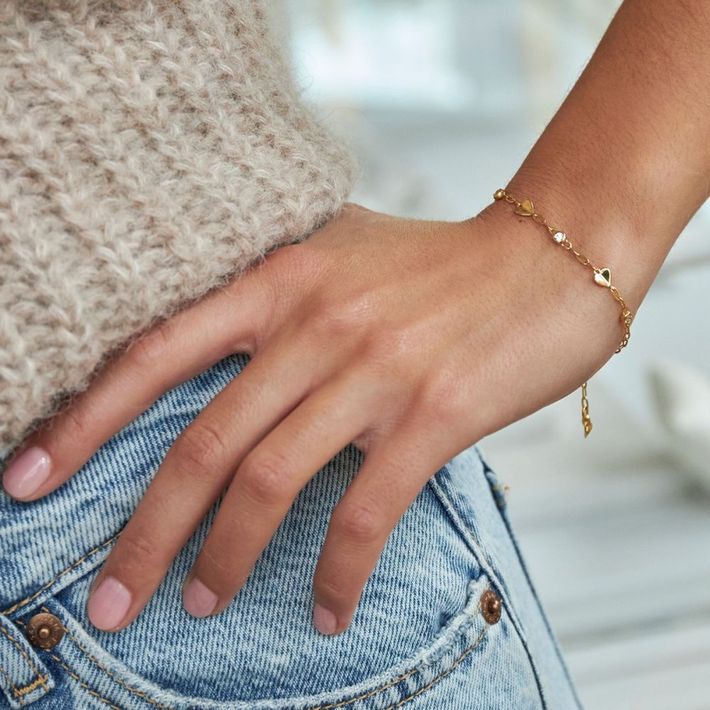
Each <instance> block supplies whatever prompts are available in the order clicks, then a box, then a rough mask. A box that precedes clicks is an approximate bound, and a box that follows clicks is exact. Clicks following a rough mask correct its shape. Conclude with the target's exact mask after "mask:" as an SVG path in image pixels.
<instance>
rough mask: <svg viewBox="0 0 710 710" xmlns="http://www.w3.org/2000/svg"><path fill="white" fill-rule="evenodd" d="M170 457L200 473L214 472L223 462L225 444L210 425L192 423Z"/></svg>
mask: <svg viewBox="0 0 710 710" xmlns="http://www.w3.org/2000/svg"><path fill="white" fill-rule="evenodd" d="M171 453H172V456H174V457H175V458H176V459H178V460H179V461H181V462H182V463H184V464H187V465H188V466H190V467H191V468H193V469H197V470H198V471H200V472H205V471H212V470H216V466H215V464H217V463H219V462H221V461H223V460H224V459H225V455H226V444H225V441H224V438H223V435H222V434H221V432H220V431H219V430H217V429H216V428H214V427H213V426H212V425H210V424H206V423H194V424H192V425H190V426H189V427H188V428H187V429H185V431H184V432H183V433H182V435H181V436H180V438H179V439H178V440H177V441H176V442H175V444H174V446H173V448H172V452H171Z"/></svg>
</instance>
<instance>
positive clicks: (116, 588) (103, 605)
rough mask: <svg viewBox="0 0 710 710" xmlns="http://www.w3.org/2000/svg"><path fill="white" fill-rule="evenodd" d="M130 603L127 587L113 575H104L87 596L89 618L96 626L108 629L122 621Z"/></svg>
mask: <svg viewBox="0 0 710 710" xmlns="http://www.w3.org/2000/svg"><path fill="white" fill-rule="evenodd" d="M130 605H131V593H130V591H129V590H128V588H127V587H126V586H125V585H124V584H122V583H121V582H119V581H118V580H117V579H116V578H115V577H106V579H104V580H102V581H101V583H100V584H99V586H98V587H97V588H96V591H95V592H94V593H93V594H92V595H91V597H90V598H89V604H88V606H87V611H88V612H89V620H90V621H91V623H92V624H93V625H94V626H96V627H97V628H99V629H103V630H104V631H110V630H111V629H114V628H116V626H118V625H119V624H120V623H121V621H123V618H124V617H125V616H126V613H127V612H128V607H129V606H130Z"/></svg>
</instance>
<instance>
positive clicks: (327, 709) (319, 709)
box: [42, 604, 490, 710]
mask: <svg viewBox="0 0 710 710" xmlns="http://www.w3.org/2000/svg"><path fill="white" fill-rule="evenodd" d="M42 609H43V610H44V611H46V612H47V613H50V614H51V613H52V612H51V610H50V609H48V608H47V607H45V606H43V607H42ZM480 610H481V607H480V604H479V605H478V607H477V608H476V610H475V612H474V613H475V614H477V613H479V612H480ZM62 628H63V629H64V631H65V633H66V634H67V636H68V637H69V638H70V639H71V640H72V641H73V642H74V643H75V644H76V646H77V647H78V648H79V650H80V651H81V652H82V653H83V654H84V655H85V656H86V657H87V658H89V659H90V660H91V661H92V662H93V663H95V664H96V665H97V666H98V668H99V669H100V670H102V671H104V672H105V673H106V674H107V675H108V676H110V677H111V678H112V679H113V680H114V681H115V682H116V683H118V684H119V685H121V686H123V687H124V688H125V689H126V690H128V691H129V692H130V693H133V694H134V695H137V696H138V697H140V698H141V699H143V700H144V701H145V702H147V703H150V704H151V705H155V706H156V707H159V708H162V709H163V710H170V706H168V705H162V704H160V703H158V702H157V701H155V700H152V699H151V698H149V697H148V695H147V693H145V692H143V691H140V690H137V689H135V688H132V687H131V686H129V685H127V684H126V682H125V681H123V680H122V679H120V678H119V677H118V676H116V674H115V673H113V672H112V671H111V670H109V669H108V668H106V667H105V666H104V665H103V664H102V663H101V662H100V661H98V660H97V659H96V658H94V657H93V656H92V655H91V654H90V653H89V652H88V651H87V650H86V649H85V648H84V646H83V645H82V644H81V642H79V640H78V639H77V638H76V637H75V636H74V635H73V634H72V632H71V631H70V630H69V629H68V628H67V627H66V626H65V625H64V624H62ZM489 628H490V626H489V625H488V624H486V626H485V627H484V628H483V629H482V630H481V633H480V634H479V635H478V637H477V638H476V640H475V641H474V642H473V644H471V645H470V646H468V647H467V648H466V649H465V650H464V651H463V653H462V654H461V655H460V656H459V657H458V658H457V659H456V660H455V661H454V662H453V664H452V665H451V666H450V667H449V668H447V669H446V670H445V671H442V672H441V673H439V675H437V676H436V677H434V678H432V680H430V681H429V683H427V685H425V686H424V687H422V688H419V689H418V690H417V691H415V692H414V693H412V694H411V695H408V696H406V697H405V698H402V700H400V701H399V703H398V704H396V705H390V706H388V707H387V708H386V710H393V709H394V708H398V707H400V706H401V705H403V704H404V703H405V702H408V701H409V700H411V699H412V698H414V697H416V696H418V695H420V694H421V693H423V692H424V691H425V690H428V689H429V688H431V687H432V685H434V684H435V683H437V682H438V681H439V680H441V679H442V678H444V677H446V676H447V675H448V674H449V673H451V672H452V671H453V670H454V669H455V668H456V667H457V666H458V665H459V664H460V663H461V661H463V659H464V658H465V657H466V656H467V655H468V654H470V653H471V652H473V651H474V650H475V649H476V648H477V647H478V646H479V645H480V643H481V641H483V638H484V636H485V635H486V632H487V631H488V629H489ZM50 656H51V657H52V658H53V659H54V660H55V661H57V662H58V663H59V664H60V665H61V666H62V667H63V668H64V669H65V670H66V671H67V673H69V675H70V676H71V677H72V679H73V680H75V681H76V682H77V683H79V684H80V685H82V686H83V687H84V688H85V689H86V690H87V691H88V692H89V693H91V694H92V695H95V696H96V697H97V698H99V699H100V700H102V701H104V702H105V703H108V704H109V705H110V706H111V707H112V708H116V706H115V705H113V703H112V702H111V701H110V700H108V699H107V698H104V697H103V696H101V695H99V694H98V693H97V692H96V691H94V690H92V689H91V688H90V687H89V686H88V685H86V683H84V682H82V681H81V679H80V678H79V676H78V675H76V673H73V672H72V671H71V669H70V668H69V667H68V666H67V665H66V664H65V663H63V662H62V660H61V659H60V658H59V657H58V656H56V655H55V654H50ZM421 667H422V666H418V667H416V668H412V669H410V670H409V671H407V672H406V673H402V674H401V675H399V676H397V677H396V678H392V679H390V680H389V681H387V682H386V683H384V684H383V685H380V686H378V687H376V688H373V689H371V690H370V691H368V692H367V693H363V694H361V695H357V696H355V697H352V698H348V699H347V700H341V701H340V702H338V703H331V704H329V705H312V706H310V707H309V708H306V710H335V709H336V708H343V707H346V706H347V705H352V704H353V703H355V702H357V701H359V700H366V699H367V698H371V697H373V696H374V695H378V694H379V693H382V692H384V691H385V690H387V688H391V687H392V686H393V685H396V684H397V683H399V682H401V681H403V680H406V679H407V678H409V677H410V676H412V675H414V673H416V672H417V671H419V670H420V669H421ZM116 710H121V709H120V708H116Z"/></svg>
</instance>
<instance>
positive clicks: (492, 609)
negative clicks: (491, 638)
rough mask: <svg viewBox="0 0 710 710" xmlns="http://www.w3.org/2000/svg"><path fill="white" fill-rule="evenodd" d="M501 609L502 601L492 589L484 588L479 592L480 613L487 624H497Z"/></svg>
mask: <svg viewBox="0 0 710 710" xmlns="http://www.w3.org/2000/svg"><path fill="white" fill-rule="evenodd" d="M502 611H503V602H502V601H501V599H500V597H499V596H498V595H497V594H496V593H495V592H494V591H493V590H492V589H486V591H485V592H483V594H481V613H482V614H483V618H484V619H485V620H486V621H487V622H488V623H489V624H497V623H498V622H499V621H500V615H501V613H502Z"/></svg>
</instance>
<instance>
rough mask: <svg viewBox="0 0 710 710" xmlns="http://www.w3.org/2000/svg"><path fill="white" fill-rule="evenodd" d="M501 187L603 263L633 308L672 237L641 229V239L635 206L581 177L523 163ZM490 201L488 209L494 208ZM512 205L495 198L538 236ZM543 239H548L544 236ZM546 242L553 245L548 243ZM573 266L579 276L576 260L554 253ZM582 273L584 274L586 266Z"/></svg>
mask: <svg viewBox="0 0 710 710" xmlns="http://www.w3.org/2000/svg"><path fill="white" fill-rule="evenodd" d="M506 190H507V191H508V192H510V193H512V194H513V195H515V196H516V197H517V198H518V199H519V200H523V199H525V198H527V199H530V200H531V201H532V202H533V205H534V207H535V211H536V212H538V213H540V214H541V215H543V216H544V217H545V220H546V221H547V223H548V224H550V225H552V226H554V227H555V228H556V229H559V230H560V231H562V232H564V233H565V234H566V235H567V238H568V240H569V241H570V242H571V244H572V245H573V247H574V249H576V250H577V251H579V252H581V253H582V254H583V255H584V256H586V257H587V258H588V259H589V260H590V262H591V263H592V264H593V265H594V266H595V267H598V268H609V269H610V270H611V274H612V283H613V284H614V285H615V286H616V288H617V289H618V290H619V292H620V293H621V295H622V296H623V298H624V301H625V302H626V304H627V307H628V308H629V309H630V310H631V311H632V312H633V313H636V312H637V311H638V309H639V307H640V305H641V303H642V301H643V299H644V297H645V295H646V293H647V292H648V289H649V288H650V286H651V284H652V283H653V280H654V278H655V276H656V274H657V273H658V270H659V269H660V267H661V265H662V263H663V261H664V259H665V257H666V255H667V252H668V250H669V249H670V246H671V245H672V240H668V243H667V247H665V246H664V245H663V244H662V243H661V241H662V240H661V239H660V238H656V237H658V235H657V233H654V232H652V231H647V232H645V234H646V235H647V236H648V237H649V240H651V241H654V244H653V248H652V245H651V244H646V245H645V246H644V244H643V236H644V229H647V230H651V227H650V225H647V226H642V225H643V221H642V220H640V219H639V218H638V216H637V214H636V212H635V205H634V204H632V203H629V202H624V201H623V200H622V199H620V197H619V196H618V195H614V194H611V192H609V193H608V192H607V191H606V190H602V189H598V188H597V187H594V188H592V187H591V186H587V185H585V184H584V183H583V182H581V181H579V180H577V181H570V182H569V183H567V184H561V182H560V180H559V178H557V177H555V176H554V175H551V174H546V173H545V172H543V171H540V170H538V169H535V168H530V167H526V166H525V165H523V166H522V167H521V168H520V169H519V170H518V172H517V173H516V174H515V175H514V176H513V178H512V179H511V180H510V181H509V182H508V184H507V185H506ZM495 204H496V202H495V201H494V203H492V205H491V206H490V209H496V208H495V207H494V205H495ZM513 209H514V206H513V205H510V204H508V203H505V202H503V201H501V203H499V211H500V212H504V213H505V212H506V211H507V212H508V213H509V214H508V216H509V218H510V217H511V215H512V217H513V218H515V219H517V220H523V221H529V222H531V223H532V224H531V225H530V226H531V228H536V230H537V231H539V233H540V236H541V238H542V239H543V241H544V238H545V237H546V236H548V237H549V236H550V235H549V234H546V230H545V229H544V227H542V226H541V225H538V224H535V223H533V222H532V220H531V219H530V218H529V217H521V216H519V215H516V214H515V213H514V211H513ZM548 241H552V240H551V239H548ZM552 246H558V245H557V244H555V243H554V241H553V242H552ZM558 256H563V257H566V258H567V259H569V260H570V261H571V263H572V266H576V267H577V270H578V271H581V273H578V274H577V276H578V277H580V278H582V279H584V278H585V274H584V273H583V271H582V266H581V264H576V263H575V261H576V260H575V259H574V258H573V254H571V253H570V254H564V251H563V252H562V254H559V255H558ZM586 276H587V277H589V278H590V279H591V277H590V272H589V271H588V273H587V275H586Z"/></svg>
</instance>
